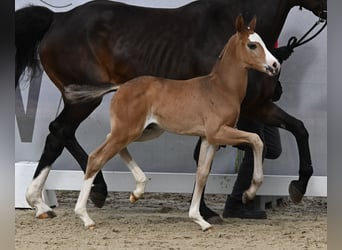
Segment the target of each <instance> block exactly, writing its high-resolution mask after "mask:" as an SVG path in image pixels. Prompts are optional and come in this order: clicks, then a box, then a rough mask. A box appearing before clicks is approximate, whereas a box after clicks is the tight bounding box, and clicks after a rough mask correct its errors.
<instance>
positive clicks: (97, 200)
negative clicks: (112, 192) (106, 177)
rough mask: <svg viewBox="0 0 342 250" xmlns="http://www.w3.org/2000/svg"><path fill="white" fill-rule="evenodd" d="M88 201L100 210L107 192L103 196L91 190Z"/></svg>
mask: <svg viewBox="0 0 342 250" xmlns="http://www.w3.org/2000/svg"><path fill="white" fill-rule="evenodd" d="M89 197H90V200H91V201H92V202H93V203H94V205H95V207H98V208H101V207H103V205H104V204H105V201H106V198H107V191H106V192H105V194H103V193H100V192H98V191H95V190H94V189H93V188H92V189H91V191H90V195H89Z"/></svg>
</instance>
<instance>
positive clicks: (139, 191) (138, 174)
mask: <svg viewBox="0 0 342 250" xmlns="http://www.w3.org/2000/svg"><path fill="white" fill-rule="evenodd" d="M120 157H121V159H122V160H123V161H124V162H125V163H126V166H127V167H128V168H129V170H130V171H131V172H132V174H133V176H134V179H135V182H136V185H137V186H136V188H135V190H134V191H133V192H132V193H131V195H130V197H129V200H130V201H131V203H134V202H136V201H137V200H138V199H140V198H141V197H142V195H143V194H144V193H145V186H146V183H147V177H146V175H145V174H144V172H143V171H142V170H141V168H140V167H139V166H138V164H137V163H136V162H135V161H134V159H133V158H132V156H131V155H130V153H129V152H128V150H127V148H124V149H123V150H121V151H120Z"/></svg>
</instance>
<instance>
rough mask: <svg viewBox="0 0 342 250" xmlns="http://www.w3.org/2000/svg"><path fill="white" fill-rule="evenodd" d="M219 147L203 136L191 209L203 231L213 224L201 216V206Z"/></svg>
mask: <svg viewBox="0 0 342 250" xmlns="http://www.w3.org/2000/svg"><path fill="white" fill-rule="evenodd" d="M217 148H218V146H216V145H211V144H209V143H208V141H207V140H206V139H205V138H202V142H201V149H200V155H199V162H198V167H197V171H196V184H195V190H194V194H193V196H192V201H191V205H190V209H189V217H190V218H191V219H192V220H193V221H194V222H195V223H197V224H198V225H200V226H201V228H202V230H203V231H206V230H208V229H210V228H211V227H212V225H211V224H209V223H208V222H207V221H205V220H204V219H203V217H202V216H201V214H200V211H199V207H200V201H201V196H202V192H203V189H204V186H205V184H206V183H207V179H208V176H209V172H210V164H211V162H212V160H213V158H214V155H215V152H216V150H217Z"/></svg>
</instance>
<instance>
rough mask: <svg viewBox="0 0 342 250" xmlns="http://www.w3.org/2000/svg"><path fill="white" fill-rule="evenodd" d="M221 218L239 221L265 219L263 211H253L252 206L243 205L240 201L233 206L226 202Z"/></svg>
mask: <svg viewBox="0 0 342 250" xmlns="http://www.w3.org/2000/svg"><path fill="white" fill-rule="evenodd" d="M231 203H232V202H231ZM222 217H223V218H240V219H267V215H266V212H265V211H263V210H257V209H254V208H253V206H250V205H246V204H243V203H242V202H241V201H240V202H234V204H229V201H228V202H227V204H226V206H225V208H224V210H223V214H222Z"/></svg>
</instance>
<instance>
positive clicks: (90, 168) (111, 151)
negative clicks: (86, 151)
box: [75, 130, 130, 229]
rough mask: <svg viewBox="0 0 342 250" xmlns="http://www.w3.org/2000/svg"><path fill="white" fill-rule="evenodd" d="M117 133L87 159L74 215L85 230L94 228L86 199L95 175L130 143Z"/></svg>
mask: <svg viewBox="0 0 342 250" xmlns="http://www.w3.org/2000/svg"><path fill="white" fill-rule="evenodd" d="M117 131H119V132H117V133H115V134H114V133H111V134H109V135H108V136H107V138H106V140H105V142H104V143H103V144H102V145H101V146H99V147H98V148H97V149H95V150H94V151H93V152H92V153H91V154H90V155H89V158H88V165H87V170H86V173H85V176H84V181H83V184H82V187H81V191H80V194H79V196H78V199H77V203H76V206H75V214H76V215H77V216H78V217H80V219H81V220H82V221H83V223H84V226H85V227H86V228H89V229H92V228H94V227H95V223H94V221H93V220H92V219H91V218H90V217H89V215H88V212H87V208H86V205H87V199H88V196H89V193H90V189H91V185H92V183H93V180H94V177H95V175H96V174H97V173H98V172H99V171H100V169H101V168H102V167H103V166H104V164H106V163H107V162H108V161H109V160H110V159H111V158H112V157H114V156H115V155H116V154H117V153H118V152H120V151H121V150H123V149H124V148H125V147H126V145H127V143H128V142H129V141H130V140H129V139H127V137H126V138H125V136H124V137H123V138H124V139H123V140H120V134H122V133H121V131H120V130H117Z"/></svg>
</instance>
